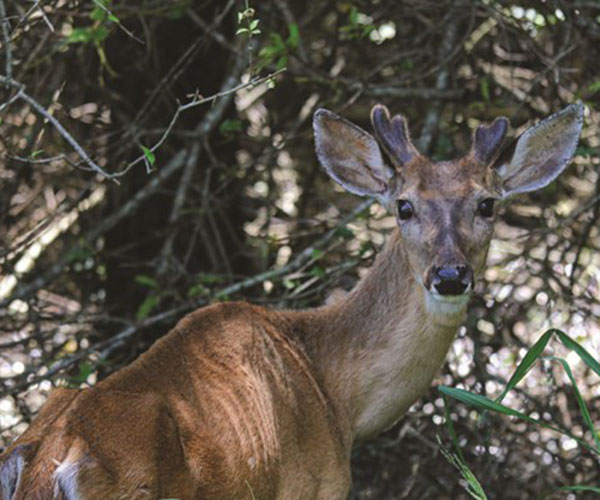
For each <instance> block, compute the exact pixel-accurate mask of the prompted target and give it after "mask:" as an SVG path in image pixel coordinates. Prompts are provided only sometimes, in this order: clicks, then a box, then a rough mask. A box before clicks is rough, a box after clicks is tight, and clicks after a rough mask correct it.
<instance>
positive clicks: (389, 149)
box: [371, 104, 419, 168]
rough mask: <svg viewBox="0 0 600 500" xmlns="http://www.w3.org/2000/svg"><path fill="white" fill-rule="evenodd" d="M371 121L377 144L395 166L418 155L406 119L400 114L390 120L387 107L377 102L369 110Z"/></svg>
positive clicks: (398, 166) (405, 162) (401, 164)
mask: <svg viewBox="0 0 600 500" xmlns="http://www.w3.org/2000/svg"><path fill="white" fill-rule="evenodd" d="M371 122H372V123H373V129H374V130H375V136H376V137H377V140H378V142H379V144H380V145H381V146H382V147H383V149H384V150H385V152H386V153H387V155H388V156H389V158H390V159H391V160H392V163H393V164H394V166H395V167H396V168H402V167H403V166H404V165H405V164H407V163H408V162H410V161H411V160H412V159H413V158H414V157H416V156H419V152H418V151H417V148H415V147H414V146H413V144H412V142H411V141H410V136H409V133H408V127H407V126H406V120H405V119H404V117H403V116H402V115H395V116H394V117H393V118H392V119H391V120H390V112H389V111H388V109H387V108H386V107H385V106H384V105H383V104H377V105H375V106H374V107H373V109H372V111H371Z"/></svg>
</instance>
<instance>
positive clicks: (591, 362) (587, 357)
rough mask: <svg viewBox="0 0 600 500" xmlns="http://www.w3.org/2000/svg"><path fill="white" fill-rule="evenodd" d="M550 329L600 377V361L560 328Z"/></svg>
mask: <svg viewBox="0 0 600 500" xmlns="http://www.w3.org/2000/svg"><path fill="white" fill-rule="evenodd" d="M551 331H552V332H555V333H556V335H558V338H559V339H560V341H561V342H562V343H563V345H564V346H565V347H566V348H568V349H571V350H572V351H574V352H575V353H577V355H578V356H579V357H580V358H581V360H582V361H583V362H584V363H585V364H586V365H588V366H589V367H590V368H591V369H592V370H593V371H594V372H596V375H598V376H599V377H600V363H598V361H596V359H595V358H594V357H593V356H592V355H591V354H590V353H589V352H587V351H586V350H585V348H584V347H583V346H582V345H580V344H578V343H577V342H575V341H574V340H573V339H572V338H571V337H569V336H568V335H567V334H566V333H565V332H563V331H561V330H551Z"/></svg>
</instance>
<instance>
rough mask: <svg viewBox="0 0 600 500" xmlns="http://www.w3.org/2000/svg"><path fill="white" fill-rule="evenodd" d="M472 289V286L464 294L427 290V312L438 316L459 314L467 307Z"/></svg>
mask: <svg viewBox="0 0 600 500" xmlns="http://www.w3.org/2000/svg"><path fill="white" fill-rule="evenodd" d="M470 291H471V287H470V286H469V288H467V290H466V291H465V293H463V294H462V295H440V294H439V293H437V292H431V291H429V290H425V307H426V308H427V312H428V313H430V314H435V315H436V316H447V315H455V314H459V313H461V312H463V311H464V310H465V309H466V307H467V304H468V302H469V292H470Z"/></svg>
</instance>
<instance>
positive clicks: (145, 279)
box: [134, 274, 158, 288]
mask: <svg viewBox="0 0 600 500" xmlns="http://www.w3.org/2000/svg"><path fill="white" fill-rule="evenodd" d="M134 279H135V282H136V283H139V284H140V285H144V286H147V287H150V288H158V282H157V281H156V280H155V279H154V278H152V277H150V276H145V275H143V274H139V275H137V276H136V277H135V278H134Z"/></svg>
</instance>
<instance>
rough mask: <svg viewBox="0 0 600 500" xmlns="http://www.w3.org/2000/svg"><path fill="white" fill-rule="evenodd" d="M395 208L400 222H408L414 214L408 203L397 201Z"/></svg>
mask: <svg viewBox="0 0 600 500" xmlns="http://www.w3.org/2000/svg"><path fill="white" fill-rule="evenodd" d="M397 208H398V217H399V218H400V219H401V220H408V219H410V218H411V217H412V216H413V214H414V210H413V207H412V205H411V204H410V201H407V200H398V202H397Z"/></svg>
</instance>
